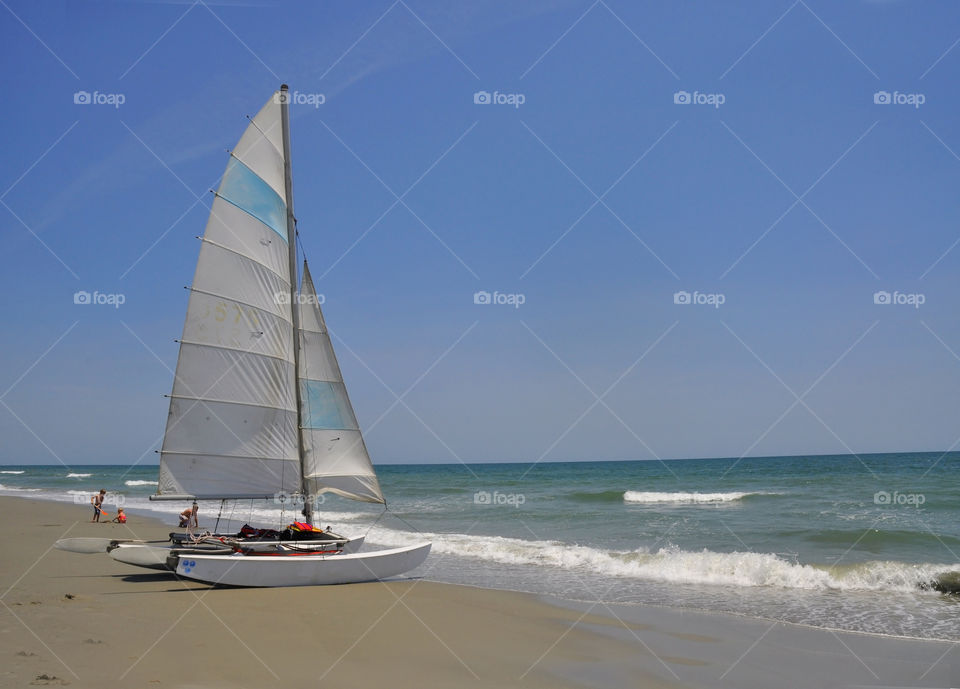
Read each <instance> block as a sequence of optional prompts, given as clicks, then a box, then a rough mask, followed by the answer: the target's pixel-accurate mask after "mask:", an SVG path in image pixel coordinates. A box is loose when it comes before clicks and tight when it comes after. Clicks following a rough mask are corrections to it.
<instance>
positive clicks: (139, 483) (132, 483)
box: [124, 480, 157, 486]
mask: <svg viewBox="0 0 960 689" xmlns="http://www.w3.org/2000/svg"><path fill="white" fill-rule="evenodd" d="M124 484H125V485H128V486H155V485H157V482H156V481H137V480H134V481H124Z"/></svg>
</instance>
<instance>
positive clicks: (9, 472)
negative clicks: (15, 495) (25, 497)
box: [0, 470, 27, 474]
mask: <svg viewBox="0 0 960 689" xmlns="http://www.w3.org/2000/svg"><path fill="white" fill-rule="evenodd" d="M25 473H27V472H26V471H23V470H20V471H12V470H10V471H0V474H25Z"/></svg>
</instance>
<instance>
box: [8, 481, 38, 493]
mask: <svg viewBox="0 0 960 689" xmlns="http://www.w3.org/2000/svg"><path fill="white" fill-rule="evenodd" d="M0 490H9V491H15V492H17V493H36V492H37V491H39V490H40V489H39V488H14V487H12V486H5V485H3V484H2V483H0Z"/></svg>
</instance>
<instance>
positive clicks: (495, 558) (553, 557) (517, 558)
mask: <svg viewBox="0 0 960 689" xmlns="http://www.w3.org/2000/svg"><path fill="white" fill-rule="evenodd" d="M421 537H422V538H423V539H426V540H431V541H433V552H434V553H437V554H450V555H455V556H461V557H470V558H479V559H483V560H486V561H488V562H491V561H492V562H497V563H502V564H507V565H533V566H540V567H549V568H558V569H562V570H571V571H578V572H581V573H590V574H600V575H605V576H614V577H629V578H634V579H643V580H648V581H660V582H668V583H674V584H714V585H726V586H740V587H754V586H763V587H779V588H784V589H805V590H820V591H826V590H840V591H847V590H849V591H856V590H864V591H904V592H906V591H917V590H918V589H924V590H928V589H937V590H940V589H942V587H943V586H944V584H945V583H948V582H950V581H953V580H955V579H956V578H957V577H958V576H960V575H958V574H957V571H958V570H960V562H958V563H954V564H950V565H948V564H931V563H925V564H910V563H906V562H898V561H873V562H863V563H859V564H854V565H843V566H828V565H809V564H798V563H795V562H791V561H789V560H786V559H784V558H783V557H781V556H779V555H776V554H773V553H750V552H733V553H718V552H713V551H710V550H706V549H704V550H701V551H689V550H681V549H680V548H677V547H673V546H671V547H667V548H661V549H659V550H656V551H648V550H646V549H644V548H640V549H637V550H633V551H617V550H599V549H596V548H591V547H588V546H580V545H570V544H567V543H560V542H557V541H525V540H521V539H516V538H508V537H503V536H471V535H466V534H430V533H423V534H417V538H416V540H420V538H421ZM368 541H370V542H374V543H380V544H383V545H391V546H397V545H408V544H409V543H410V541H411V535H410V534H408V533H403V532H400V531H394V530H392V529H387V528H380V527H374V528H373V529H372V530H371V532H370V535H369V536H368Z"/></svg>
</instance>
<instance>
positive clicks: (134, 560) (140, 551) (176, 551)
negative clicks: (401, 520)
mask: <svg viewBox="0 0 960 689" xmlns="http://www.w3.org/2000/svg"><path fill="white" fill-rule="evenodd" d="M364 538H365V537H364V536H360V537H358V538H353V539H351V540H349V541H347V542H346V543H344V544H343V548H342V549H341V550H340V553H338V554H349V553H355V552H357V550H359V549H360V546H361V545H363V541H364ZM285 543H289V545H291V546H295V547H299V548H302V547H305V545H310V544H308V543H305V542H304V541H290V542H287V541H280V544H281V545H282V544H285ZM252 545H253V546H255V549H258V550H262V551H266V550H268V549H273V548H276V547H277V545H278V544H277V543H269V542H259V543H254V544H252ZM315 545H322V544H321V543H317V544H315ZM107 552H108V553H109V554H110V557H112V558H113V559H114V560H116V561H117V562H122V563H124V564H126V565H133V566H135V567H146V568H147V569H161V570H166V571H169V570H171V569H173V568H172V567H171V566H170V564H169V558H170V556H171V555H177V556H179V557H188V556H191V555H221V556H222V555H229V554H231V553H232V552H233V550H232V548H230V547H228V546H224V547H222V548H218V547H216V546H215V545H208V546H206V547H204V546H200V547H189V546H179V545H172V544H170V543H164V544H150V543H116V542H114V545H113V547H112V548H109V549H108V550H107Z"/></svg>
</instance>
